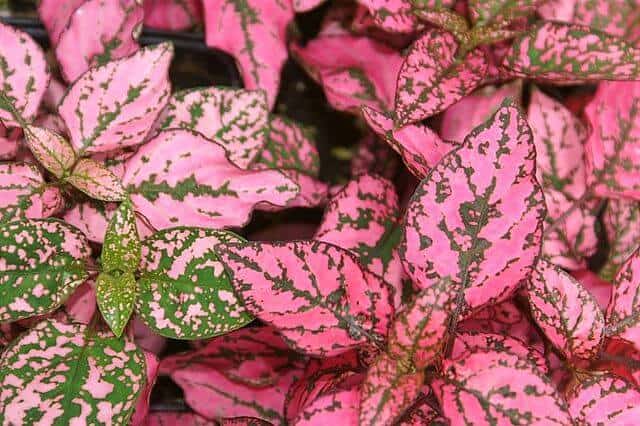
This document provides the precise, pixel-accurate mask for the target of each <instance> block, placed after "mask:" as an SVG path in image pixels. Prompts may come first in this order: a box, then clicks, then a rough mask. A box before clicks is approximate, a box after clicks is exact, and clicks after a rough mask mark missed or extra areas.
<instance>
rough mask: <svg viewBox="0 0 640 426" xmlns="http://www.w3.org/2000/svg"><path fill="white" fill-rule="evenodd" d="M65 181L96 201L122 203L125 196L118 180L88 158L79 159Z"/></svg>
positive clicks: (106, 169)
mask: <svg viewBox="0 0 640 426" xmlns="http://www.w3.org/2000/svg"><path fill="white" fill-rule="evenodd" d="M65 181H66V182H68V183H70V184H71V185H73V186H74V187H76V188H77V189H79V190H80V191H82V192H84V193H85V194H87V195H88V196H89V197H91V198H95V199H96V200H102V201H122V200H124V199H125V197H126V196H127V193H126V191H125V189H124V187H123V186H122V182H121V181H120V179H118V177H117V176H116V175H114V174H113V173H112V172H111V170H109V169H108V168H107V167H106V166H104V165H102V164H100V163H98V162H97V161H95V160H92V159H90V158H82V159H80V160H79V161H78V162H77V163H76V165H75V167H74V168H73V171H72V172H71V175H70V176H69V177H67V178H66V179H65Z"/></svg>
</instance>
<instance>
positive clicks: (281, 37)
mask: <svg viewBox="0 0 640 426" xmlns="http://www.w3.org/2000/svg"><path fill="white" fill-rule="evenodd" d="M203 4H204V19H205V29H206V42H207V45H208V46H209V47H215V48H218V49H221V50H223V51H225V52H227V53H229V54H230V55H232V56H233V57H234V58H235V60H236V62H237V64H238V68H239V69H240V74H241V76H242V79H243V81H244V86H245V88H247V89H249V90H255V89H263V90H264V91H265V92H266V94H267V103H268V104H269V108H270V109H271V108H273V106H274V104H275V101H276V95H277V94H278V88H279V86H280V71H281V70H282V66H283V64H284V62H285V61H286V60H287V44H286V43H287V34H286V32H287V31H286V30H287V26H288V25H289V22H290V21H291V20H292V19H293V16H294V12H293V7H292V5H291V2H290V1H286V2H280V1H277V0H245V1H243V2H241V3H237V2H235V1H232V0H204V2H203ZM221 28H225V30H224V31H221V30H220V29H221ZM231 34H232V35H231ZM230 35H231V36H230Z"/></svg>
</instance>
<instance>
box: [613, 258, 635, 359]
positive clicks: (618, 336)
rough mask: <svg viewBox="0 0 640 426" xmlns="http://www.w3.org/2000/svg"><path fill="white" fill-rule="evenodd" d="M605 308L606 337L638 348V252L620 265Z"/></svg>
mask: <svg viewBox="0 0 640 426" xmlns="http://www.w3.org/2000/svg"><path fill="white" fill-rule="evenodd" d="M613 284H614V286H613V294H612V295H611V301H610V302H609V307H608V308H607V330H606V333H607V336H608V337H610V338H612V339H615V340H622V341H624V342H627V343H630V344H632V345H633V346H634V347H635V348H636V350H638V348H640V305H639V304H638V302H637V300H638V297H640V250H637V251H635V252H634V253H633V254H632V255H631V257H629V259H627V261H626V262H625V263H624V265H622V268H621V269H620V271H619V272H618V275H616V279H615V281H614V283H613Z"/></svg>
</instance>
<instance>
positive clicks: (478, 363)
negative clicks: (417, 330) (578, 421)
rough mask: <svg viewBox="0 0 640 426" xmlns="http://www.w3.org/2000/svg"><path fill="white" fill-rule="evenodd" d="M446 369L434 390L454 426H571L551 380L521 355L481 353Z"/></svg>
mask: <svg viewBox="0 0 640 426" xmlns="http://www.w3.org/2000/svg"><path fill="white" fill-rule="evenodd" d="M442 367H443V368H442V376H441V377H440V378H438V379H436V380H434V381H433V382H432V384H431V386H432V388H433V390H434V392H435V394H436V396H437V397H438V400H439V401H440V406H441V407H442V410H443V412H444V415H445V417H447V418H448V419H449V421H450V424H451V425H452V426H457V425H465V424H474V425H490V424H545V425H553V424H557V425H570V424H572V423H571V419H570V417H569V413H568V411H567V407H566V404H565V402H564V401H563V400H562V398H561V397H560V395H558V393H557V391H556V390H555V388H554V387H553V385H552V384H551V383H550V381H549V379H548V378H547V377H546V376H544V375H542V373H541V372H540V371H539V370H538V369H537V368H536V367H535V366H534V364H532V363H531V362H530V361H528V360H526V359H524V358H521V357H519V356H518V355H515V354H512V353H510V352H502V351H500V352H497V351H477V352H474V353H471V354H469V355H468V356H466V357H465V358H463V359H460V360H456V361H452V360H445V361H444V362H443V366H442Z"/></svg>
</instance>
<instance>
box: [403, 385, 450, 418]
mask: <svg viewBox="0 0 640 426" xmlns="http://www.w3.org/2000/svg"><path fill="white" fill-rule="evenodd" d="M425 392H426V393H427V394H428V393H429V388H428V387H427V388H425V387H423V388H422V393H421V394H420V395H418V398H417V399H416V402H414V404H413V405H412V406H411V407H409V408H408V409H407V410H406V411H405V412H404V414H403V415H402V417H401V418H400V419H399V420H398V422H397V423H396V425H397V426H425V425H429V426H448V424H449V423H448V422H447V420H446V419H445V418H444V417H442V416H441V415H440V414H439V413H438V411H436V409H435V408H434V406H435V405H436V404H435V403H433V402H432V401H430V397H429V396H428V395H427V394H425Z"/></svg>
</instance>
